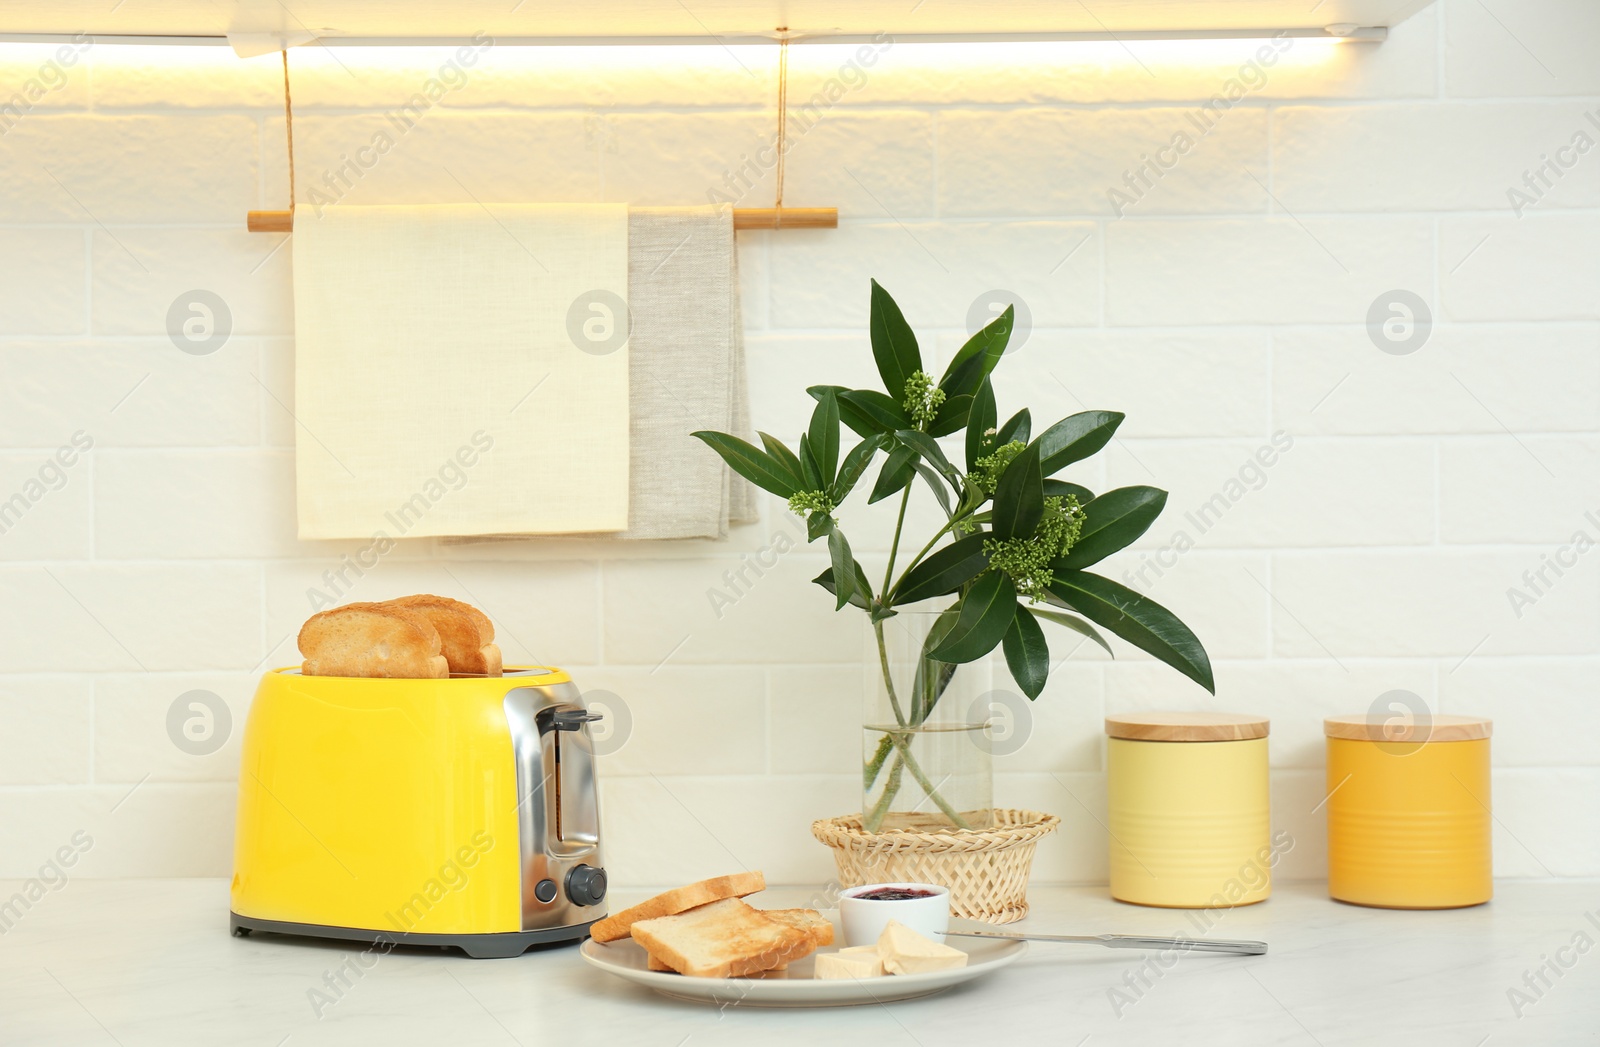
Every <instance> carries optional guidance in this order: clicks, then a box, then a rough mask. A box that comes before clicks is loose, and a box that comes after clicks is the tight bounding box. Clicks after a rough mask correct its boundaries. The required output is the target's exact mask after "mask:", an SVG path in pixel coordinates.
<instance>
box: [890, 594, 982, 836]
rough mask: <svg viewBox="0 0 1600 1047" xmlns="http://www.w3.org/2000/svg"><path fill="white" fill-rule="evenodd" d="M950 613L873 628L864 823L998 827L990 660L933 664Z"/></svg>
mask: <svg viewBox="0 0 1600 1047" xmlns="http://www.w3.org/2000/svg"><path fill="white" fill-rule="evenodd" d="M949 624H950V621H949V618H948V617H947V616H943V615H941V613H940V612H934V611H902V612H901V613H899V614H897V615H895V616H894V617H892V618H889V619H886V620H885V621H882V622H879V623H875V624H874V625H872V626H870V627H869V629H868V636H867V657H866V665H867V670H866V676H867V679H866V681H865V683H866V687H865V691H866V709H865V715H864V717H863V729H862V776H861V777H862V793H861V817H862V825H863V827H864V828H866V829H867V830H868V831H869V832H880V831H884V830H888V829H982V828H988V827H989V826H990V825H991V824H992V822H993V809H994V774H993V763H992V760H991V757H990V752H991V747H990V745H989V722H988V714H989V709H990V704H989V701H988V695H989V691H990V689H991V687H992V683H993V679H994V674H993V670H992V667H991V664H990V662H989V660H988V659H981V660H979V661H977V662H973V663H969V664H965V665H952V664H949V663H946V662H940V661H937V660H935V659H932V658H930V657H928V654H927V652H928V651H929V650H931V649H932V648H933V647H935V646H937V642H938V639H939V637H938V635H937V633H936V632H935V631H936V630H942V629H945V628H948V626H949Z"/></svg>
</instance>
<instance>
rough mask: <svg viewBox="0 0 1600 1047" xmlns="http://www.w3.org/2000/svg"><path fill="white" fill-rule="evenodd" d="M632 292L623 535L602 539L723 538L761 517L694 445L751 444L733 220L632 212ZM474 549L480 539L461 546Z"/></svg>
mask: <svg viewBox="0 0 1600 1047" xmlns="http://www.w3.org/2000/svg"><path fill="white" fill-rule="evenodd" d="M628 284H629V295H628V304H629V307H630V311H631V313H632V328H631V330H630V333H629V339H628V347H629V365H630V369H631V372H632V378H631V380H630V388H631V396H632V405H631V415H632V444H633V446H632V451H631V457H632V465H631V468H630V470H629V485H630V494H629V505H630V512H629V520H628V528H627V530H625V531H622V532H620V533H617V534H607V535H599V536H596V537H603V538H624V539H664V538H722V537H726V536H727V533H728V525H729V523H747V522H749V521H751V520H754V519H755V518H756V500H755V489H754V488H753V487H752V486H751V485H750V484H749V482H748V481H746V480H745V479H744V478H742V477H740V476H737V475H736V474H734V472H733V471H732V470H731V469H729V468H728V467H727V466H726V465H724V464H723V463H722V459H721V458H719V457H718V456H717V455H716V454H715V453H714V452H713V451H712V450H711V449H710V448H709V447H707V446H705V445H704V444H702V443H701V442H700V441H699V440H696V439H695V438H694V437H692V436H690V435H689V434H690V433H692V432H694V431H695V430H697V429H716V430H719V431H723V432H731V433H735V434H737V435H739V436H742V437H743V438H745V439H754V434H753V433H752V432H751V430H750V407H749V402H748V396H747V393H746V381H745V363H744V324H743V319H742V318H741V316H740V313H739V274H738V258H737V253H736V250H735V245H734V238H733V217H732V214H731V213H729V212H728V211H726V210H722V211H719V210H718V209H716V208H713V207H677V208H665V207H662V208H656V207H651V208H634V210H633V211H632V212H631V214H630V215H629V218H628ZM518 530H519V531H524V532H526V531H531V530H532V528H518ZM497 537H498V538H499V539H502V540H506V539H516V538H520V537H524V535H501V536H497ZM475 540H480V541H481V540H485V539H463V541H475ZM486 540H491V541H492V540H495V539H486Z"/></svg>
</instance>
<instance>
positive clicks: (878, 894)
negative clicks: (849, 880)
mask: <svg viewBox="0 0 1600 1047" xmlns="http://www.w3.org/2000/svg"><path fill="white" fill-rule="evenodd" d="M850 897H852V898H859V899H860V900H861V901H864V902H904V901H910V900H911V899H913V898H933V897H935V895H934V892H932V891H920V890H917V889H915V888H907V887H879V888H878V889H877V890H875V891H863V892H862V893H861V894H852V895H851V896H850Z"/></svg>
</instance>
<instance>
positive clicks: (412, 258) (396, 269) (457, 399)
mask: <svg viewBox="0 0 1600 1047" xmlns="http://www.w3.org/2000/svg"><path fill="white" fill-rule="evenodd" d="M294 290H295V419H296V422H297V432H296V439H295V471H296V483H297V488H298V506H299V522H300V537H301V538H365V537H370V536H373V535H376V534H380V533H381V534H384V535H387V536H388V537H391V538H396V537H401V536H405V537H420V536H425V535H473V534H496V533H504V532H506V531H533V532H541V533H550V534H555V533H573V532H594V531H618V530H621V529H623V528H624V527H627V526H628V468H629V466H628V447H629V439H628V400H629V395H628V357H629V352H628V345H627V342H626V323H625V321H624V320H623V319H622V317H620V316H616V315H614V314H616V313H619V312H621V311H622V303H623V302H625V301H626V299H627V296H628V214H627V208H626V206H624V205H621V204H572V205H527V204H514V205H512V204H506V205H501V204H495V205H492V206H490V207H484V206H480V205H477V204H447V205H439V206H426V207H327V208H324V209H323V210H322V213H321V215H320V216H313V215H311V214H310V212H309V211H308V212H305V213H304V214H302V215H301V218H300V220H299V221H297V222H296V223H295V232H294ZM613 303H614V304H613ZM613 320H615V321H617V322H616V323H613V322H612V321H613Z"/></svg>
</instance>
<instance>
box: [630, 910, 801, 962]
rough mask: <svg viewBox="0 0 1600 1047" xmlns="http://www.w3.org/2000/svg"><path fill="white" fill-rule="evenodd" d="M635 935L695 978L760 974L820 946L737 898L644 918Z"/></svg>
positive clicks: (657, 955)
mask: <svg viewBox="0 0 1600 1047" xmlns="http://www.w3.org/2000/svg"><path fill="white" fill-rule="evenodd" d="M633 939H634V941H636V942H638V943H639V944H640V945H642V946H644V948H645V951H646V952H648V953H649V954H650V955H651V956H654V957H655V958H656V959H657V960H658V961H660V962H661V963H664V964H666V965H667V966H669V967H671V968H672V969H673V970H675V971H677V972H678V973H679V974H684V975H688V976H689V977H691V978H738V977H740V976H742V975H746V974H757V973H760V972H761V971H768V970H771V969H773V968H774V967H777V966H779V965H780V964H786V963H789V962H790V961H791V960H797V959H799V958H800V957H802V956H805V955H807V954H809V953H810V952H811V951H812V949H814V948H815V946H813V945H812V944H811V939H810V937H808V936H807V934H806V932H804V931H801V930H797V929H796V928H794V927H791V926H789V925H788V924H786V923H783V922H781V921H778V920H769V919H768V918H767V917H766V916H765V915H763V914H762V913H761V912H759V911H758V910H756V909H752V908H750V906H748V905H746V904H745V903H744V902H742V901H740V900H739V899H737V898H724V899H723V900H721V901H717V902H711V903H710V904H708V905H702V906H700V907H699V908H696V909H690V910H689V911H688V912H684V913H679V914H677V915H676V916H661V917H657V918H656V919H653V920H640V921H638V922H637V923H635V924H634V925H633Z"/></svg>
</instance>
